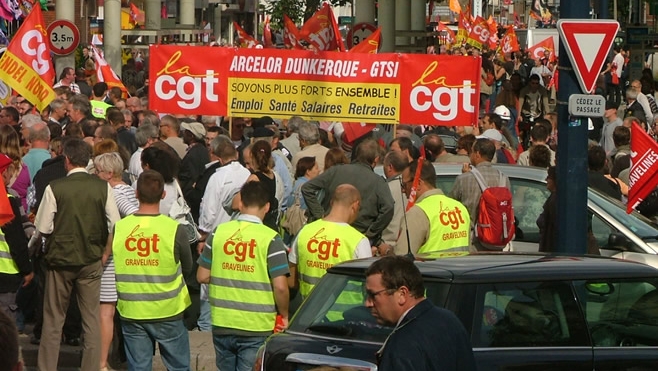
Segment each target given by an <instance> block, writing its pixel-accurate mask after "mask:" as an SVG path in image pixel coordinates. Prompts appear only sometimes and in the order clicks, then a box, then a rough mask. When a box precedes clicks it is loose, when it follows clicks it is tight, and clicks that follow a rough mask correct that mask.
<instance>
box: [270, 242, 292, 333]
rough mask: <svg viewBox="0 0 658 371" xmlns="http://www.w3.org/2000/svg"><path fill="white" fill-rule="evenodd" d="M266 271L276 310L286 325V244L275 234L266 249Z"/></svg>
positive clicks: (287, 292)
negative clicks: (270, 283)
mask: <svg viewBox="0 0 658 371" xmlns="http://www.w3.org/2000/svg"><path fill="white" fill-rule="evenodd" d="M267 271H268V274H269V276H270V280H271V282H272V292H273V294H274V302H275V303H276V307H277V311H278V312H279V314H280V315H281V317H283V328H286V327H288V303H289V300H290V294H289V291H288V276H289V275H290V269H289V268H288V259H287V258H286V246H285V245H284V244H283V241H282V240H281V237H279V235H275V236H274V238H272V241H271V242H270V245H269V247H268V249H267Z"/></svg>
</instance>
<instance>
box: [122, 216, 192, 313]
mask: <svg viewBox="0 0 658 371" xmlns="http://www.w3.org/2000/svg"><path fill="white" fill-rule="evenodd" d="M114 228H115V230H114V239H113V241H112V254H113V255H114V266H115V270H116V282H117V293H118V297H119V300H118V302H117V310H118V311H119V314H121V316H122V317H124V318H128V319H133V320H148V319H160V318H169V317H173V316H176V315H178V314H180V313H181V312H183V311H184V310H185V308H187V307H188V306H189V305H190V304H191V300H190V295H189V293H188V291H187V286H186V285H185V280H184V279H183V273H182V269H181V263H180V262H178V263H176V260H175V259H174V244H175V240H176V229H177V228H178V222H176V221H175V220H173V219H171V218H169V217H168V216H165V215H158V216H136V215H129V216H127V217H125V218H124V219H122V220H120V221H118V222H117V223H116V225H115V227H114Z"/></svg>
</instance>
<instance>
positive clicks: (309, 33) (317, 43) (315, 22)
mask: <svg viewBox="0 0 658 371" xmlns="http://www.w3.org/2000/svg"><path fill="white" fill-rule="evenodd" d="M299 34H300V36H301V37H302V38H303V39H304V40H306V41H308V43H309V44H310V45H312V46H313V47H314V48H315V49H316V50H319V51H339V52H344V51H345V45H344V44H343V37H342V36H341V34H340V31H339V30H338V23H337V22H336V18H335V17H334V12H333V11H332V10H331V6H330V5H329V3H324V4H323V5H322V8H321V9H320V10H318V11H317V12H315V14H313V16H312V17H311V18H309V19H308V21H306V23H304V26H302V28H301V30H299Z"/></svg>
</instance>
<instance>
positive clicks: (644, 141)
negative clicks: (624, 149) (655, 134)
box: [626, 123, 658, 213]
mask: <svg viewBox="0 0 658 371" xmlns="http://www.w3.org/2000/svg"><path fill="white" fill-rule="evenodd" d="M657 174H658V144H656V141H655V140H653V138H651V137H650V136H649V134H647V132H646V131H644V129H642V127H640V126H639V125H638V124H636V123H633V126H632V127H631V171H630V173H629V174H628V183H629V184H628V187H629V189H628V203H627V204H626V212H628V213H630V212H631V211H633V209H635V208H636V207H637V205H639V204H640V202H642V200H643V199H644V198H645V197H647V195H648V194H649V193H651V192H652V191H653V190H654V189H656V175H657Z"/></svg>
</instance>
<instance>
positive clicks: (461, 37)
mask: <svg viewBox="0 0 658 371" xmlns="http://www.w3.org/2000/svg"><path fill="white" fill-rule="evenodd" d="M472 28H473V27H472V25H471V20H470V14H468V12H461V13H460V14H459V21H458V23H457V38H456V40H455V42H456V43H457V44H463V43H465V42H466V40H467V39H468V35H469V34H470V33H471V29H472Z"/></svg>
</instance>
